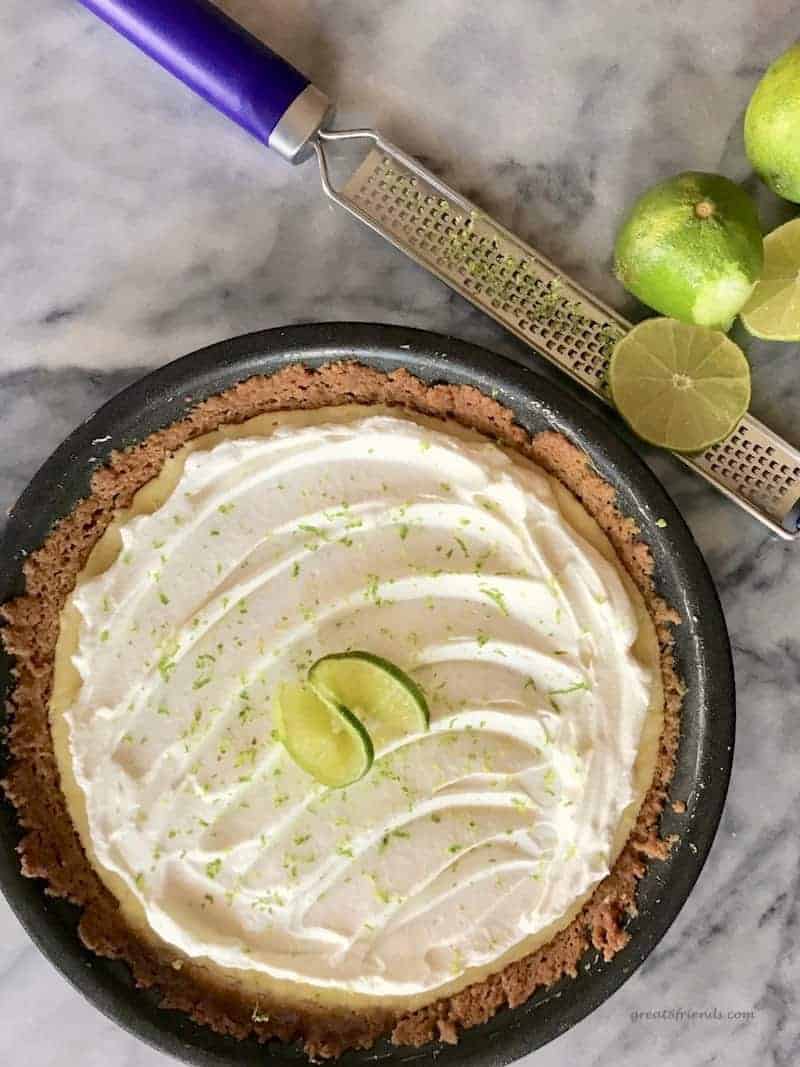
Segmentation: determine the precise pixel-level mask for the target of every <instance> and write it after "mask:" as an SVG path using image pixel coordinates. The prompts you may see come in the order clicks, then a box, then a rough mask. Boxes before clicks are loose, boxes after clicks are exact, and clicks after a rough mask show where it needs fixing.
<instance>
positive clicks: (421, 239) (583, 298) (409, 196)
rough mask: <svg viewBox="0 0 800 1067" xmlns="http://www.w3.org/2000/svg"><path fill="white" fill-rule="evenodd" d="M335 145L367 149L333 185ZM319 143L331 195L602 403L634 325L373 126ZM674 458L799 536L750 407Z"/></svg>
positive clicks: (773, 449) (781, 475) (788, 461)
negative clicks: (709, 441) (716, 435)
mask: <svg viewBox="0 0 800 1067" xmlns="http://www.w3.org/2000/svg"><path fill="white" fill-rule="evenodd" d="M337 141H365V142H367V143H368V144H369V145H370V146H371V147H370V151H369V152H368V154H367V156H366V158H365V159H364V160H363V161H362V162H361V164H360V166H359V167H358V168H357V170H356V171H355V172H354V173H353V174H352V175H351V176H350V177H349V179H348V180H347V182H346V184H345V185H344V186H343V188H342V189H340V190H337V189H335V188H334V186H333V184H332V181H331V177H330V172H329V166H328V160H327V157H326V154H325V148H324V145H325V143H326V142H337ZM315 150H316V154H317V159H318V161H319V167H320V176H321V180H322V185H323V188H324V190H325V193H326V194H327V195H328V196H329V197H330V199H331V200H333V201H334V202H335V203H337V204H339V205H340V206H341V207H343V208H345V209H346V210H347V211H349V212H350V214H351V215H354V216H355V217H356V218H358V219H360V220H361V221H362V222H364V223H365V224H366V225H367V226H369V227H370V228H371V229H373V230H375V231H376V232H377V233H379V234H380V235H381V236H382V237H384V238H385V239H386V240H387V241H389V242H390V243H391V244H393V245H394V246H395V247H396V248H399V249H400V250H401V251H402V252H405V253H406V255H408V256H410V257H411V259H413V260H415V261H416V262H417V263H419V264H420V265H421V266H423V267H425V268H426V269H427V270H429V271H431V272H432V273H433V274H435V275H436V276H437V277H438V278H440V279H441V280H442V281H443V282H445V283H446V284H447V285H449V286H450V287H451V288H452V289H454V290H455V291H456V292H458V293H460V294H461V295H462V296H464V297H466V299H467V300H470V301H471V302H472V303H473V304H475V306H476V307H478V308H480V309H481V311H485V312H486V314H487V315H491V317H492V318H493V319H495V320H496V321H497V322H499V323H500V324H501V325H502V326H504V327H505V328H506V329H508V330H510V331H511V333H513V334H515V335H516V336H517V337H518V338H520V340H522V341H524V342H525V343H526V344H528V345H531V346H532V347H533V348H534V349H536V351H537V352H539V353H540V354H541V355H543V356H544V357H545V358H546V359H549V360H550V361H551V362H552V363H554V364H555V365H556V366H557V367H560V368H561V370H563V371H566V373H567V374H569V376H570V377H571V378H573V379H574V380H575V381H577V382H579V383H580V384H581V385H582V386H584V387H585V388H587V389H589V391H590V392H592V393H593V394H594V395H595V396H597V397H599V398H600V399H601V400H603V401H605V402H606V403H610V399H609V396H608V392H607V389H606V384H605V382H606V369H607V366H608V361H609V358H610V356H611V352H612V350H613V347H614V344H615V343H616V341H617V340H619V338H620V337H622V336H623V335H624V334H625V333H626V332H627V331H628V330H629V329H630V328H631V323H629V322H627V321H626V320H625V319H624V318H622V316H620V315H618V314H617V313H616V312H615V311H613V310H612V309H611V308H609V307H607V306H606V305H605V304H603V303H601V302H600V301H599V300H597V299H596V298H595V297H593V296H592V295H591V294H590V293H588V292H587V291H586V290H585V289H583V288H582V287H581V286H580V285H578V283H577V282H574V281H572V280H571V279H570V278H568V277H565V276H564V274H562V273H561V271H559V270H558V269H557V268H556V267H555V266H554V265H553V264H552V263H550V262H549V260H547V259H546V258H545V257H544V256H542V255H540V254H539V253H538V252H537V251H536V250H535V249H533V248H531V247H530V245H527V244H525V242H524V241H521V240H520V239H519V238H518V237H515V236H514V234H512V233H510V232H509V231H508V230H506V229H505V227H503V226H501V225H500V224H499V223H497V222H495V221H494V220H493V219H491V218H489V217H488V216H487V215H485V214H484V213H483V212H481V211H480V210H479V209H478V208H477V207H475V205H474V204H472V203H470V201H468V200H466V199H465V198H464V197H462V196H460V195H459V194H458V193H457V192H455V191H454V190H453V189H451V188H450V187H449V186H447V185H445V184H444V182H442V181H440V180H439V179H438V178H437V177H435V175H433V174H431V173H430V172H429V171H428V170H426V169H425V168H424V167H422V166H421V165H420V164H419V163H418V162H417V161H416V160H415V159H413V158H412V157H411V156H408V155H406V153H405V152H403V151H401V150H400V149H399V148H396V147H395V146H394V145H392V144H390V143H389V142H388V141H385V140H384V139H383V138H382V137H381V136H380V134H378V133H376V132H375V131H373V130H348V131H327V130H321V131H320V133H319V139H318V140H317V141H316V143H315ZM677 458H678V459H680V460H681V462H683V463H685V464H686V465H687V466H688V467H691V468H692V469H693V470H695V471H697V472H698V473H699V474H701V475H702V476H703V477H704V478H706V479H707V480H708V481H709V482H711V483H712V485H715V486H716V487H717V488H718V489H719V490H720V491H721V492H723V493H725V494H726V496H728V497H730V498H731V500H734V501H735V502H736V503H737V504H739V505H741V507H743V508H744V509H745V510H746V511H748V512H749V513H750V514H751V515H753V516H754V517H755V518H757V519H759V520H760V521H761V522H763V523H764V524H765V525H766V526H768V527H769V528H770V530H772V531H773V533H776V534H778V535H779V536H780V537H783V538H785V539H787V540H793V539H795V538H798V537H800V451H798V450H797V449H796V448H793V447H792V446H791V445H789V444H788V443H787V442H786V441H784V440H783V439H782V438H780V437H778V435H777V434H774V433H772V431H771V430H769V429H768V428H767V427H766V426H764V425H763V424H762V423H761V422H759V421H758V420H757V419H755V418H753V416H752V415H750V414H747V415H745V416H744V418H743V419H742V420H741V422H740V423H739V425H738V426H737V427H736V429H735V430H734V432H733V433H732V434H731V435H730V437H728V438H727V439H726V440H725V441H722V442H721V443H720V444H717V445H714V446H712V447H711V448H708V449H706V451H705V452H702V453H700V454H698V455H693V456H678V457H677Z"/></svg>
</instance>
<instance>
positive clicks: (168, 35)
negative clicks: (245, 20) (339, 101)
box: [80, 0, 330, 162]
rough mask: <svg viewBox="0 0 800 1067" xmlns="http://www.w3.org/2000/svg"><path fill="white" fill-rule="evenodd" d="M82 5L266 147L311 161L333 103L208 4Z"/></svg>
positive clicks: (156, 0) (151, 0)
mask: <svg viewBox="0 0 800 1067" xmlns="http://www.w3.org/2000/svg"><path fill="white" fill-rule="evenodd" d="M80 2H81V3H82V4H83V5H84V7H87V8H89V10H90V11H93V12H94V13H95V14H96V15H98V16H99V17H100V18H101V19H103V21H104V22H107V23H108V24H109V25H110V26H113V27H114V29H116V30H118V31H119V32H120V33H121V34H122V35H123V36H124V37H127V39H128V40H129V41H131V42H132V43H133V44H135V45H136V46H137V47H138V48H141V50H142V51H143V52H146V53H147V55H149V56H150V57H151V58H152V59H154V60H155V61H156V62H157V63H160V64H161V66H162V67H164V68H165V69H166V70H168V71H170V72H171V73H172V74H174V75H175V76H176V77H177V78H179V79H180V80H181V81H182V82H184V83H185V84H186V85H188V86H189V88H190V89H193V90H194V91H195V92H196V93H198V94H199V95H200V96H202V97H203V98H204V99H205V100H207V101H208V102H209V103H210V104H213V105H214V107H216V108H218V109H219V110H220V111H222V112H223V114H225V115H227V116H228V117H229V118H231V119H233V121H234V122H237V123H238V124H239V125H240V126H242V127H244V129H246V130H247V131H248V132H249V133H251V134H252V135H253V136H254V137H256V138H258V140H259V141H261V142H262V143H263V144H265V145H268V146H269V147H270V148H274V149H276V151H278V152H280V154H281V155H283V156H284V157H285V158H287V159H290V160H291V161H292V162H297V161H298V160H299V159H300V158H305V155H306V154H307V149H308V143H309V141H310V140H311V138H312V137H313V136H314V134H316V132H317V130H318V129H319V127H320V126H321V124H322V122H323V121H324V119H325V117H326V114H327V112H328V110H329V106H330V105H329V103H328V100H327V97H325V95H324V94H323V93H321V92H320V91H319V90H318V89H316V88H315V87H314V86H313V85H311V84H310V83H309V80H308V78H306V77H305V76H304V75H303V74H301V73H300V72H299V71H298V70H295V68H294V67H293V66H292V65H291V64H290V63H287V62H286V60H285V59H281V57H280V56H278V55H276V54H275V53H274V52H273V51H272V50H271V49H270V48H268V47H267V46H266V45H265V44H264V43H263V42H261V41H259V40H258V39H257V38H256V37H253V35H252V34H250V33H248V32H247V30H245V29H244V28H243V27H242V26H240V25H239V24H238V23H236V22H234V21H233V19H230V18H228V16H227V15H226V14H225V13H224V12H222V11H220V9H219V8H217V7H215V6H214V5H213V4H211V3H209V2H208V0H80Z"/></svg>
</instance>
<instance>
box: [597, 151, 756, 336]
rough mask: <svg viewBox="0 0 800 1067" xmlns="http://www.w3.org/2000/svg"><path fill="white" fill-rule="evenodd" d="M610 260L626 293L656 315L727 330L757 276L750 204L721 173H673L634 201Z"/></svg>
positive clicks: (754, 220) (743, 193)
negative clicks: (647, 306)
mask: <svg viewBox="0 0 800 1067" xmlns="http://www.w3.org/2000/svg"><path fill="white" fill-rule="evenodd" d="M614 259H615V262H614V270H615V273H616V275H617V277H618V278H619V280H620V281H621V282H622V284H623V285H624V286H625V288H626V289H627V290H628V291H629V292H631V293H633V294H634V296H638V297H639V299H640V300H641V301H643V303H645V304H648V305H649V306H650V307H651V308H654V309H655V310H656V311H660V312H661V313H662V315H669V316H670V317H671V318H674V319H680V321H681V322H688V323H693V324H694V325H697V326H708V327H710V328H711V329H716V330H728V329H729V328H730V325H731V323H732V322H733V320H734V318H735V317H736V315H737V314H738V312H739V310H740V308H741V307H742V306H743V305H744V304H745V303H746V301H747V299H748V297H749V296H750V293H751V292H752V291H753V286H754V285H755V283H756V281H757V280H758V277H759V275H760V274H761V267H762V264H763V260H764V249H763V242H762V240H761V228H760V226H759V224H758V214H757V213H756V208H755V205H754V203H753V201H752V200H751V199H750V197H749V196H748V195H747V193H746V192H745V191H744V189H742V188H741V187H740V186H738V185H736V184H735V182H732V181H730V180H729V179H728V178H723V177H722V175H720V174H704V173H702V172H700V171H687V172H686V173H684V174H678V175H677V176H676V177H674V178H670V179H668V180H667V181H665V182H660V183H659V184H658V185H654V186H653V187H652V188H651V189H648V190H647V192H645V193H644V194H643V195H642V196H640V197H639V199H638V200H637V201H636V203H635V204H634V205H633V208H632V210H631V213H630V215H628V217H627V219H626V220H625V222H624V223H623V225H622V228H621V229H620V231H619V233H618V234H617V241H616V245H615V246H614Z"/></svg>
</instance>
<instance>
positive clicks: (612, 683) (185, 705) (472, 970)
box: [51, 409, 661, 1001]
mask: <svg viewBox="0 0 800 1067" xmlns="http://www.w3.org/2000/svg"><path fill="white" fill-rule="evenodd" d="M439 425H440V426H443V425H444V424H439ZM230 434H231V436H229V437H228V438H227V439H226V438H225V434H224V432H223V433H221V434H220V433H218V434H216V435H213V436H211V437H210V438H209V439H208V440H206V441H203V440H202V439H201V441H200V442H199V443H197V442H196V443H195V444H194V445H193V446H192V450H190V449H186V450H184V453H182V454H180V455H179V456H178V457H177V459H175V460H173V461H171V464H170V466H169V468H168V469H167V470H166V471H165V474H164V475H163V477H162V479H161V480H160V482H157V483H156V484H155V485H151V486H150V487H148V488H146V489H145V490H143V491H142V492H141V493H140V499H139V500H138V501H137V504H136V506H135V507H134V508H133V509H132V511H131V512H130V513H128V514H127V515H123V516H121V518H120V520H119V522H118V523H117V524H116V525H115V527H114V529H112V530H111V531H110V532H109V533H107V534H106V535H105V537H104V538H103V540H102V541H101V543H100V545H99V546H98V548H97V549H96V550H95V554H94V556H93V558H92V559H91V560H90V563H89V566H88V567H87V569H86V572H85V573H84V575H83V577H82V580H81V581H80V582H79V585H78V587H77V589H76V591H75V593H74V594H73V596H72V598H71V601H70V603H69V604H68V605H67V608H66V609H65V612H64V615H63V616H62V631H61V638H60V642H59V655H58V659H57V672H56V684H55V689H54V696H53V702H52V707H51V712H52V721H53V730H54V736H55V739H56V742H57V753H58V756H59V761H60V765H61V769H62V777H63V779H64V782H65V792H66V795H67V798H68V801H69V805H70V810H71V813H72V815H73V819H74V820H75V822H76V825H77V826H78V828H79V830H80V833H81V836H82V839H83V843H84V846H85V848H86V851H87V854H88V855H89V857H90V859H91V861H92V863H93V865H94V866H95V867H96V869H97V870H98V872H99V873H100V875H101V877H103V879H104V880H105V881H106V882H107V884H108V885H109V886H110V887H111V888H112V889H113V891H114V892H115V894H116V895H117V896H118V898H119V899H120V900H121V901H122V903H123V906H124V907H125V908H126V910H127V911H128V913H129V914H130V915H132V916H133V915H136V916H137V917H138V921H139V922H140V924H142V925H143V926H144V927H146V928H148V929H149V931H151V932H152V933H153V934H155V935H156V936H157V938H159V939H160V940H161V941H163V942H166V943H167V944H168V945H170V946H172V947H173V948H174V949H175V950H176V953H177V954H179V955H183V956H186V957H190V958H195V959H200V958H201V959H203V960H205V961H207V962H208V963H209V964H211V965H214V966H217V967H219V968H222V969H224V970H225V971H226V972H233V973H238V974H240V975H245V976H247V975H250V976H253V978H254V980H256V979H258V980H260V981H263V982H265V983H266V984H267V985H269V984H270V983H278V984H281V985H282V986H283V987H284V988H285V987H286V986H287V984H288V985H289V986H291V985H296V987H297V988H298V989H300V988H302V989H304V990H305V991H306V992H307V991H308V990H312V991H314V990H317V991H325V990H327V991H328V993H329V994H331V993H333V994H334V995H338V994H342V995H346V996H348V997H351V996H354V997H356V998H358V997H360V996H363V997H366V998H370V999H376V1000H386V1001H389V1000H396V999H398V998H399V999H402V998H412V999H414V998H416V999H417V1000H419V999H420V998H423V999H424V997H425V996H428V995H429V994H431V992H432V991H437V992H438V991H440V990H441V989H443V988H452V987H453V986H457V985H461V984H464V982H465V981H466V980H468V979H472V978H474V977H475V976H477V975H479V974H481V973H488V972H489V971H491V970H492V969H496V968H497V966H498V965H499V964H500V963H501V962H502V961H505V960H507V959H509V958H512V957H513V956H515V955H521V954H522V953H523V952H524V951H527V950H529V949H530V948H531V947H532V946H534V945H535V944H536V943H538V942H539V941H541V940H542V939H543V938H544V937H545V936H551V935H552V933H553V932H554V931H555V930H556V929H557V928H558V927H559V926H562V925H564V924H565V923H566V922H567V921H568V920H569V918H570V917H571V916H572V915H573V914H574V913H575V911H576V910H577V908H578V906H579V905H580V903H581V902H582V901H583V900H584V899H585V898H586V896H587V894H588V893H589V892H590V891H591V889H592V888H593V887H594V886H595V885H596V884H597V882H598V881H599V880H600V879H601V878H603V876H604V875H605V874H607V873H608V871H609V869H610V867H611V866H612V864H613V862H614V859H615V858H616V855H617V853H618V851H619V849H620V847H621V845H622V844H623V842H624V839H625V837H626V836H627V832H628V831H629V829H630V826H631V824H632V820H633V818H634V816H635V812H636V810H637V808H638V806H639V803H640V802H641V798H642V796H643V793H644V790H645V789H646V787H647V785H648V784H649V780H650V777H651V775H652V768H653V759H654V752H655V747H656V742H657V739H658V734H659V731H660V712H661V702H660V699H659V693H660V689H659V683H658V674H659V672H658V667H657V657H658V652H657V646H656V643H655V637H654V633H653V629H652V625H651V623H650V620H649V617H648V616H647V613H646V612H645V610H644V608H643V605H642V603H641V600H640V598H639V596H638V593H637V592H636V591H635V590H634V587H633V585H632V583H631V582H630V580H629V579H628V578H627V576H626V575H624V573H623V572H622V568H621V567H620V565H619V564H618V563H617V561H616V558H615V557H614V554H613V552H612V551H611V550H610V546H609V545H608V543H607V542H606V541H605V540H604V538H603V536H602V534H600V532H599V529H598V528H597V527H596V525H595V524H594V522H593V520H591V519H590V518H589V517H588V515H587V514H586V513H585V511H583V509H582V508H581V507H580V506H579V505H578V504H577V503H576V502H575V500H574V499H573V498H572V497H571V496H570V495H569V494H568V493H567V492H566V490H564V489H563V488H562V487H561V486H560V485H558V484H557V483H556V482H555V481H554V480H553V479H552V478H550V477H549V476H547V475H546V474H545V473H544V472H543V471H541V470H540V469H538V468H537V467H535V466H534V465H533V464H531V463H529V462H528V461H526V460H524V459H522V458H521V457H515V456H512V455H510V454H508V453H506V452H504V451H502V450H501V449H500V448H498V447H497V446H496V445H494V444H492V443H489V442H488V441H485V440H484V439H481V438H478V437H477V435H474V434H473V435H470V434H467V433H465V432H462V431H453V432H451V431H450V430H449V429H448V430H447V432H442V430H441V429H435V428H434V424H433V423H432V422H428V423H424V422H423V421H416V420H413V421H412V420H411V419H408V418H399V417H396V416H392V415H388V414H379V415H371V416H369V417H364V409H360V411H357V412H354V411H353V410H352V409H328V410H327V411H325V412H323V413H314V414H303V413H295V414H294V415H293V416H286V417H275V416H271V417H266V416H265V417H262V418H260V419H258V420H254V421H253V422H252V423H251V424H249V425H245V427H244V428H242V427H237V428H235V430H233V429H231V431H230ZM234 434H235V435H236V436H233V435H234ZM190 451H191V454H189V452H190ZM137 512H139V513H138V514H137ZM148 512H149V513H148ZM346 649H366V650H368V651H371V652H374V653H377V654H379V655H381V656H384V657H386V658H388V659H390V660H392V661H393V662H395V663H396V664H398V666H400V667H401V668H402V669H403V670H405V671H407V672H409V673H410V674H411V675H412V676H413V677H414V678H415V680H416V681H417V682H418V683H419V685H420V686H421V687H422V688H423V690H424V692H425V694H426V695H427V699H428V702H429V704H430V709H431V725H430V730H429V732H427V733H420V734H416V735H412V736H407V737H404V738H402V739H401V740H399V741H397V742H395V743H393V745H392V747H390V748H388V749H385V750H378V751H377V752H376V758H375V762H374V765H373V766H372V768H371V770H370V771H369V772H368V774H367V775H366V777H365V778H363V779H362V780H361V781H359V782H357V783H356V784H355V785H352V786H350V787H348V788H347V789H342V790H326V789H325V788H323V787H322V786H320V785H318V784H317V783H316V782H315V781H314V780H313V779H312V778H311V777H309V776H308V775H307V774H306V773H305V772H303V771H302V770H301V769H300V768H299V767H298V766H297V765H296V764H295V763H293V761H292V759H291V758H290V757H289V755H288V754H287V752H286V750H285V749H284V748H283V746H282V745H281V743H280V741H279V740H277V738H276V735H275V732H274V729H273V723H272V700H273V696H274V694H275V691H276V689H277V687H278V686H279V685H280V683H281V682H283V681H297V680H299V679H302V678H303V677H304V676H305V674H306V671H307V669H308V667H309V666H310V665H311V664H312V663H313V662H314V661H315V660H316V659H317V658H318V657H319V656H322V655H325V654H326V653H330V652H338V651H343V650H346ZM356 710H357V709H356ZM648 739H649V740H648Z"/></svg>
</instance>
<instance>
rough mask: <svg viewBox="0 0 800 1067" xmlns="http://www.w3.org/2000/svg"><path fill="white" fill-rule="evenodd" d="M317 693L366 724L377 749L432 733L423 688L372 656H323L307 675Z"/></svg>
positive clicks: (345, 653)
mask: <svg viewBox="0 0 800 1067" xmlns="http://www.w3.org/2000/svg"><path fill="white" fill-rule="evenodd" d="M308 680H309V682H310V683H311V685H312V686H313V687H314V689H315V690H316V691H317V692H318V693H319V694H320V696H322V697H324V698H325V699H327V700H332V701H336V702H338V703H340V704H345V705H346V706H347V707H348V708H350V709H351V710H352V711H353V713H354V714H355V715H357V716H358V718H359V719H360V720H361V721H362V722H363V723H364V725H365V726H366V727H367V729H368V730H369V733H370V736H371V737H372V738H373V741H374V743H375V747H376V748H382V747H384V746H385V745H386V744H388V743H389V742H391V741H392V740H394V739H396V738H397V737H401V736H402V735H404V734H409V733H420V732H421V731H424V730H427V729H428V723H429V721H430V713H429V711H428V703H427V701H426V700H425V695H424V693H423V692H422V690H421V689H420V687H419V686H418V685H417V684H416V682H414V681H413V680H412V679H411V678H409V676H408V675H407V674H406V673H405V672H404V671H401V670H400V668H399V667H397V666H395V664H394V663H390V662H389V660H386V659H383V658H382V657H381V656H375V655H373V654H372V653H371V652H339V653H335V654H333V655H331V656H323V658H322V659H319V660H317V662H316V663H315V664H314V665H313V666H312V668H311V670H310V671H309V672H308Z"/></svg>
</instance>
